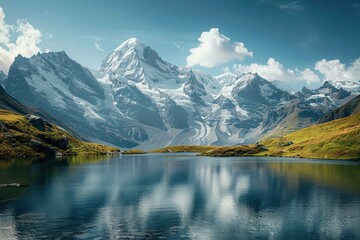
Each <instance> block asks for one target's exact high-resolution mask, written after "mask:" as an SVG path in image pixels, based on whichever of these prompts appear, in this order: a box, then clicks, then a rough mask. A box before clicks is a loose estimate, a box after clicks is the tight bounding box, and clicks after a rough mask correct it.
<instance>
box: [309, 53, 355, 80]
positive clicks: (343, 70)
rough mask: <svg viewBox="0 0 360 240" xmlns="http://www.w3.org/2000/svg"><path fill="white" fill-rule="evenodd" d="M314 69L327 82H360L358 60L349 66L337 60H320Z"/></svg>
mask: <svg viewBox="0 0 360 240" xmlns="http://www.w3.org/2000/svg"><path fill="white" fill-rule="evenodd" d="M315 69H316V70H317V71H319V72H320V73H321V74H323V75H324V80H327V81H344V80H347V81H356V82H360V58H358V59H356V60H355V61H353V62H352V63H351V64H350V65H349V66H346V65H345V64H343V63H341V62H340V60H339V59H335V60H329V61H328V60H326V59H322V60H320V61H318V62H316V63H315Z"/></svg>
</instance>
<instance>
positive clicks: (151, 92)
mask: <svg viewBox="0 0 360 240" xmlns="http://www.w3.org/2000/svg"><path fill="white" fill-rule="evenodd" d="M94 76H96V78H95V77H94ZM3 85H4V88H5V90H6V91H7V92H8V93H9V94H10V95H11V96H13V97H14V98H16V99H18V100H19V101H20V102H23V103H26V104H28V105H32V106H35V107H37V108H41V109H44V110H46V111H48V112H50V113H51V114H53V115H54V116H55V117H57V118H59V119H61V120H62V121H63V122H64V123H65V124H67V125H68V126H69V127H70V128H72V129H74V130H75V131H77V132H79V133H80V134H82V135H84V136H85V137H87V138H89V139H91V140H93V141H98V142H106V143H110V144H113V145H117V146H120V147H125V148H131V147H135V146H137V147H141V148H144V149H150V148H155V147H162V146H165V145H174V144H208V145H210V144H213V145H235V144H240V143H244V142H253V141H256V140H258V139H259V138H261V137H263V136H266V135H269V134H270V135H271V134H276V133H279V132H287V131H291V130H296V129H298V128H300V127H304V126H309V125H310V124H312V123H314V122H316V121H317V120H318V119H319V118H320V117H321V116H322V115H323V114H324V113H325V112H326V111H330V110H331V109H334V108H335V107H337V106H338V105H339V104H340V102H341V101H342V100H341V99H347V98H350V97H351V96H349V95H350V94H349V93H348V92H346V91H345V90H338V89H336V88H334V87H333V86H331V85H330V84H329V85H325V84H324V86H323V88H321V89H320V88H319V89H317V90H309V92H307V90H306V89H304V92H299V93H297V94H295V95H292V94H290V93H288V92H286V91H283V90H280V89H279V88H277V87H276V86H274V85H273V84H272V83H270V82H268V81H267V80H265V79H263V78H262V77H261V76H259V75H257V74H251V73H249V74H244V75H241V76H236V75H233V74H229V73H227V74H223V75H220V76H217V77H211V76H209V75H207V74H204V73H202V72H199V71H195V70H193V69H191V68H188V67H177V66H174V65H172V64H170V63H167V62H166V61H164V60H162V59H161V58H160V57H159V56H158V54H157V53H156V52H155V51H154V50H153V49H152V48H150V47H149V46H146V45H145V44H143V43H141V42H140V41H139V40H137V39H135V38H131V39H129V40H127V41H126V42H124V43H123V44H121V45H120V46H119V47H117V48H116V49H114V51H113V52H111V53H110V54H109V55H108V57H107V58H106V59H105V60H104V61H103V62H102V64H101V67H100V69H99V71H92V72H90V71H89V70H87V69H86V68H84V67H82V66H81V65H80V64H78V63H76V62H75V61H73V60H71V59H70V58H69V57H68V56H67V55H66V54H65V53H64V52H58V53H43V54H38V55H36V56H33V57H31V58H30V59H28V58H23V57H21V56H18V57H17V58H16V59H15V62H14V63H13V64H12V66H11V68H10V71H9V74H8V77H7V78H6V79H5V80H4V81H3ZM294 123H295V124H294Z"/></svg>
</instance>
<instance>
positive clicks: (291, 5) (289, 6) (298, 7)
mask: <svg viewBox="0 0 360 240" xmlns="http://www.w3.org/2000/svg"><path fill="white" fill-rule="evenodd" d="M278 6H279V8H280V9H282V10H295V11H303V10H304V9H305V8H304V6H303V5H302V4H301V1H292V2H286V3H278Z"/></svg>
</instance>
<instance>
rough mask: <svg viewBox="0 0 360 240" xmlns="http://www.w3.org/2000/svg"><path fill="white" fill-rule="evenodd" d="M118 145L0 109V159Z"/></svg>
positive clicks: (100, 151) (93, 151)
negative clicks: (81, 137)
mask: <svg viewBox="0 0 360 240" xmlns="http://www.w3.org/2000/svg"><path fill="white" fill-rule="evenodd" d="M117 151H119V150H118V149H116V148H113V147H109V146H104V145H100V144H95V143H87V142H82V141H80V140H78V139H77V138H75V137H73V136H72V135H70V134H69V133H67V132H66V131H64V130H63V129H61V128H59V127H57V126H56V125H53V124H50V123H48V122H46V121H44V120H42V119H36V118H35V119H28V118H27V117H25V116H23V115H20V114H17V113H14V112H10V111H8V110H2V109H0V158H41V157H45V156H63V155H76V154H105V153H109V152H117Z"/></svg>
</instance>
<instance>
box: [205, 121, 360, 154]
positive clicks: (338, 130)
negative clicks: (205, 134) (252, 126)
mask: <svg viewBox="0 0 360 240" xmlns="http://www.w3.org/2000/svg"><path fill="white" fill-rule="evenodd" d="M261 145H262V146H264V147H266V148H268V151H259V152H257V153H254V154H252V153H251V152H250V155H254V156H284V157H303V158H323V159H360V147H359V146H360V114H355V115H352V116H350V117H346V118H342V119H338V120H334V121H331V122H328V123H323V124H319V125H315V126H312V127H308V128H305V129H302V130H299V131H296V132H293V133H291V134H287V135H285V136H284V137H281V138H273V139H269V140H265V141H263V142H261ZM244 147H247V148H251V147H252V148H255V147H256V146H255V145H254V146H252V145H249V146H239V147H223V148H221V149H216V150H213V151H209V152H207V153H206V155H209V156H243V155H249V152H242V151H241V149H244ZM237 148H238V149H239V150H237ZM236 151H238V153H236ZM230 153H232V154H230Z"/></svg>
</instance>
